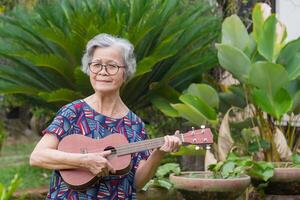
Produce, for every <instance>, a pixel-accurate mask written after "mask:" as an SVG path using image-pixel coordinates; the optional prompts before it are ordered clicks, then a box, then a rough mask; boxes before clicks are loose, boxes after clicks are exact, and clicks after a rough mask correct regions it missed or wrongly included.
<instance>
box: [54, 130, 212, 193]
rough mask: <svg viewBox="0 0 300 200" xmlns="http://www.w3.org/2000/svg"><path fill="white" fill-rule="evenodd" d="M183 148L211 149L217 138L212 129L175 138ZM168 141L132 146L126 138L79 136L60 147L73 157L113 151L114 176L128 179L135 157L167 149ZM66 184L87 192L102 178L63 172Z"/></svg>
mask: <svg viewBox="0 0 300 200" xmlns="http://www.w3.org/2000/svg"><path fill="white" fill-rule="evenodd" d="M175 136H177V137H178V138H179V139H180V140H181V142H182V144H196V145H210V144H212V143H213V136H212V133H211V131H210V129H209V128H205V127H204V126H201V129H197V130H195V129H194V128H193V129H192V130H191V131H188V132H186V133H182V134H175ZM164 143H165V140H164V137H160V138H155V139H148V140H144V141H139V142H133V143H129V142H128V140H127V139H126V137H125V136H124V135H122V134H111V135H109V136H107V137H105V138H103V139H100V140H95V139H93V138H90V137H86V136H83V135H79V134H72V135H68V136H66V137H64V138H63V139H62V140H61V141H60V143H59V144H58V150H60V151H64V152H69V153H82V154H86V153H97V152H103V151H107V150H111V152H112V154H111V155H109V156H108V157H107V159H108V160H109V162H110V163H111V165H112V167H113V168H114V170H115V171H116V173H115V174H113V175H117V176H120V175H124V174H126V173H128V172H129V170H130V169H131V154H132V153H136V152H140V151H145V150H150V149H155V148H159V147H161V146H163V144H164ZM59 171H60V174H61V176H62V178H63V180H64V181H65V182H66V183H67V184H68V186H69V187H70V188H71V189H74V190H85V189H87V188H88V187H90V186H92V185H93V184H94V183H96V182H97V181H98V180H99V177H97V176H96V175H94V174H92V173H91V172H90V171H89V170H87V169H84V168H76V169H63V170H59Z"/></svg>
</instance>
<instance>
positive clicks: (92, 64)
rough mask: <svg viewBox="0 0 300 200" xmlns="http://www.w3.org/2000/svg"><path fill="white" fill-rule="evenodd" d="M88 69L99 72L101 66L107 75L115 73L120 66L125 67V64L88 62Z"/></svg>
mask: <svg viewBox="0 0 300 200" xmlns="http://www.w3.org/2000/svg"><path fill="white" fill-rule="evenodd" d="M88 65H89V69H90V71H91V72H92V73H94V74H98V73H99V72H101V71H102V69H103V67H104V68H105V71H106V73H107V74H108V75H111V76H112V75H116V74H117V73H118V71H119V69H120V68H125V66H119V65H116V64H107V65H104V64H101V63H98V62H90V63H89V64H88Z"/></svg>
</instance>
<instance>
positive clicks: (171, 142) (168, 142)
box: [159, 130, 182, 152]
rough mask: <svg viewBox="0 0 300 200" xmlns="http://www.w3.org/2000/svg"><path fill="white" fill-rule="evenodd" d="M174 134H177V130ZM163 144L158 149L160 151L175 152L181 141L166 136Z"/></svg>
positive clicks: (171, 136)
mask: <svg viewBox="0 0 300 200" xmlns="http://www.w3.org/2000/svg"><path fill="white" fill-rule="evenodd" d="M175 134H179V131H178V130H177V131H176V132H175ZM164 138H165V143H164V145H163V146H162V147H160V148H159V150H160V151H163V152H176V151H178V149H179V147H180V145H181V144H182V143H181V140H180V139H179V138H178V137H177V136H175V135H166V136H165V137H164Z"/></svg>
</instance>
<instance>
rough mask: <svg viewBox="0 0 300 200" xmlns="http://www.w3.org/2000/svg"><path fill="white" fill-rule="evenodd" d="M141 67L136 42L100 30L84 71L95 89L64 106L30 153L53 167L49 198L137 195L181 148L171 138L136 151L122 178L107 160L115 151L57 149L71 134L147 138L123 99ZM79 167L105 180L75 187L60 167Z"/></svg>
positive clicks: (91, 43) (91, 44) (34, 160)
mask: <svg viewBox="0 0 300 200" xmlns="http://www.w3.org/2000/svg"><path fill="white" fill-rule="evenodd" d="M135 66H136V61H135V57H134V54H133V46H132V44H131V43H129V42H128V41H127V40H125V39H121V38H117V37H114V36H111V35H108V34H99V35H97V36H96V37H94V38H93V39H92V40H90V41H89V42H88V44H87V47H86V53H85V54H84V56H83V58H82V70H83V71H84V72H85V73H86V74H87V75H89V77H90V82H91V85H92V87H93V89H94V91H95V93H94V94H92V95H91V96H88V97H86V98H85V99H79V100H76V101H74V102H72V103H69V104H67V105H65V106H63V107H62V108H61V109H60V110H59V111H58V112H57V114H56V116H55V118H54V120H53V122H52V123H51V124H50V125H49V126H48V127H47V128H46V129H45V130H44V131H43V135H44V136H43V137H42V138H41V140H40V141H39V143H38V144H37V145H36V147H35V149H34V150H33V152H32V154H31V157H30V164H31V165H32V166H38V167H42V168H47V169H53V175H52V177H51V182H50V190H49V193H48V195H47V198H46V199H74V200H75V199H136V191H137V190H140V189H141V188H142V187H143V186H144V185H145V183H147V182H148V181H149V180H150V179H151V177H152V176H153V175H154V173H155V171H156V169H157V167H158V166H159V163H160V161H161V159H162V158H163V156H164V155H165V153H166V152H172V151H176V150H177V148H178V147H179V145H180V140H179V139H178V138H177V137H175V136H165V143H164V145H163V146H162V147H161V148H159V149H155V150H153V151H152V152H150V151H144V152H139V153H135V154H133V155H132V159H131V162H132V168H131V169H130V171H129V173H128V174H126V175H122V176H110V174H114V173H115V170H114V169H113V167H112V166H111V164H110V162H109V160H108V159H107V156H108V155H109V154H110V151H105V152H99V153H87V154H78V153H66V152H62V151H59V150H57V147H58V144H59V142H60V140H62V139H63V138H64V137H66V136H67V135H70V134H83V135H85V136H87V137H91V138H95V139H100V138H104V137H106V136H108V135H110V134H123V135H124V136H126V138H127V140H128V141H129V142H137V141H140V140H145V139H147V134H146V133H145V125H144V123H143V121H142V120H141V119H140V118H139V117H138V116H137V115H136V114H135V113H133V112H132V111H131V110H130V109H129V108H128V107H127V106H126V105H125V104H124V102H123V101H122V99H121V97H120V87H121V86H122V84H124V82H125V81H126V80H128V79H129V78H131V77H132V76H133V75H134V72H135ZM128 92H134V91H128ZM74 168H85V169H87V170H89V171H90V172H91V173H93V174H94V175H98V176H101V177H102V178H101V179H100V180H99V181H98V182H97V183H96V184H94V185H93V186H91V187H90V188H88V189H87V190H85V191H75V190H72V189H70V188H68V186H67V184H66V183H65V182H64V180H63V179H62V177H61V175H60V173H59V171H58V170H60V169H74Z"/></svg>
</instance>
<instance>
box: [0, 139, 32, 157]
mask: <svg viewBox="0 0 300 200" xmlns="http://www.w3.org/2000/svg"><path fill="white" fill-rule="evenodd" d="M36 143H37V142H36V141H33V142H30V143H18V144H6V143H4V146H3V149H2V152H1V156H15V155H29V154H30V153H31V152H32V150H33V148H34V147H35V145H36ZM0 159H1V157H0Z"/></svg>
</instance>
